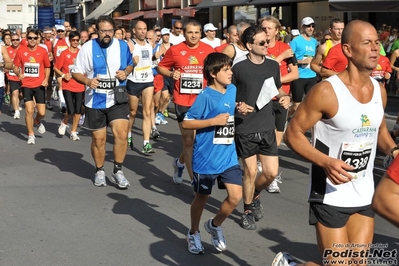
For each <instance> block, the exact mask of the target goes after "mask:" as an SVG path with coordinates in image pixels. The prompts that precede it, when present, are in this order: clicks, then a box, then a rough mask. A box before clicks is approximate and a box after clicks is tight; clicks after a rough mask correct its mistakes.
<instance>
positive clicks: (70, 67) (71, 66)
mask: <svg viewBox="0 0 399 266" xmlns="http://www.w3.org/2000/svg"><path fill="white" fill-rule="evenodd" d="M73 66H74V65H69V66H68V70H69V73H72V70H73Z"/></svg>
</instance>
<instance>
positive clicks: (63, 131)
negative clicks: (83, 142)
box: [58, 121, 69, 136]
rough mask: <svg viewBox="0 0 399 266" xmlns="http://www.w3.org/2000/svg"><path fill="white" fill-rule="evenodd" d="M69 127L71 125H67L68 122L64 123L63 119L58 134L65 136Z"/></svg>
mask: <svg viewBox="0 0 399 266" xmlns="http://www.w3.org/2000/svg"><path fill="white" fill-rule="evenodd" d="M67 127H69V126H68V125H66V124H64V122H62V121H61V124H60V126H59V127H58V134H60V135H61V136H64V135H65V131H66V129H67Z"/></svg>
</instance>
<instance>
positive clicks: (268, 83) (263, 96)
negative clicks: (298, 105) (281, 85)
mask: <svg viewBox="0 0 399 266" xmlns="http://www.w3.org/2000/svg"><path fill="white" fill-rule="evenodd" d="M276 95H278V90H277V87H276V83H274V78H273V77H271V78H268V79H266V80H265V82H263V85H262V88H261V89H260V93H259V96H258V99H257V100H256V106H257V107H258V109H259V110H260V109H262V108H263V107H264V106H265V105H266V104H268V103H269V102H270V100H271V99H273V98H274V96H276Z"/></svg>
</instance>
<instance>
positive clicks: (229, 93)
mask: <svg viewBox="0 0 399 266" xmlns="http://www.w3.org/2000/svg"><path fill="white" fill-rule="evenodd" d="M236 90H237V89H236V86H234V85H233V84H230V85H228V86H227V89H226V93H225V94H223V93H221V92H219V91H216V90H214V89H211V88H209V87H206V88H205V89H203V90H202V91H201V93H200V94H199V95H198V97H197V98H196V100H195V102H194V103H193V105H192V106H191V108H190V109H189V110H188V111H187V113H186V116H185V118H184V119H185V120H192V119H196V120H204V119H209V118H213V117H215V116H217V115H219V114H222V113H229V114H230V116H232V117H234V110H235V99H236ZM233 128H234V127H233ZM214 136H215V127H207V128H202V129H198V130H197V132H196V136H195V141H194V150H193V159H192V160H193V161H192V165H193V172H195V173H199V174H221V173H223V172H224V171H226V170H227V169H229V168H231V167H233V166H235V165H238V159H237V153H236V146H235V143H234V141H232V143H231V144H214V143H213V139H214Z"/></svg>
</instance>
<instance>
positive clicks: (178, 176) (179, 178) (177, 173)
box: [172, 158, 184, 184]
mask: <svg viewBox="0 0 399 266" xmlns="http://www.w3.org/2000/svg"><path fill="white" fill-rule="evenodd" d="M178 160H179V158H175V159H173V163H172V165H173V169H174V173H173V182H175V184H181V183H182V182H183V170H184V166H181V167H179V166H177V161H178Z"/></svg>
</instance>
